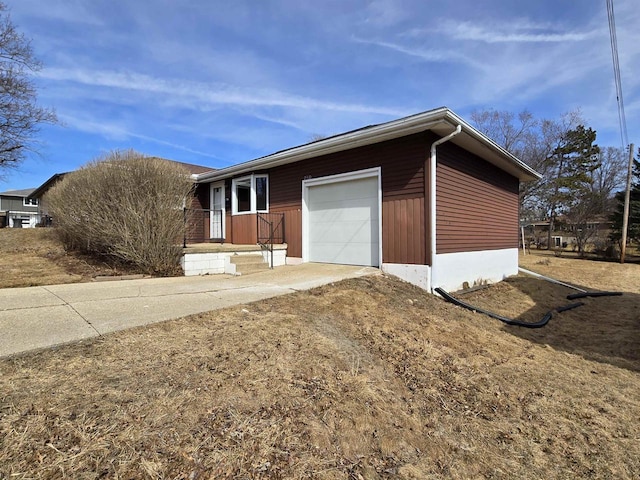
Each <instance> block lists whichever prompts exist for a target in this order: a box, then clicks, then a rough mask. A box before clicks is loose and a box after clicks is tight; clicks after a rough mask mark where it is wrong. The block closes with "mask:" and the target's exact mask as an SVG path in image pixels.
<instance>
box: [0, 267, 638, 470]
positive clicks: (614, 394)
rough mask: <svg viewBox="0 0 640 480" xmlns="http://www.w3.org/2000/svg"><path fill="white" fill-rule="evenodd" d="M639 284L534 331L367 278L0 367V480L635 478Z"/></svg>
mask: <svg viewBox="0 0 640 480" xmlns="http://www.w3.org/2000/svg"><path fill="white" fill-rule="evenodd" d="M551 262H553V263H552V264H550V265H546V266H547V267H553V268H554V270H555V272H554V273H555V274H556V276H558V277H561V278H562V277H564V279H565V280H570V279H571V278H570V277H571V275H572V273H571V272H570V271H569V270H572V268H573V267H572V265H573V264H566V263H564V262H563V261H562V259H551ZM555 262H559V263H557V264H556V263H555ZM531 267H532V269H533V265H532V266H531ZM540 267H542V265H541V266H540ZM630 267H635V268H636V269H637V268H638V267H637V266H627V268H630ZM567 269H568V270H567ZM537 270H543V269H542V268H537ZM625 272H627V270H624V269H621V270H620V271H619V272H618V273H617V274H612V277H616V276H621V275H626V273H625ZM629 272H631V273H629V275H630V276H633V275H635V274H636V271H635V270H629ZM544 273H551V272H544ZM581 275H582V280H581V282H580V283H581V284H583V285H587V284H588V285H590V286H593V287H598V286H599V287H600V288H603V289H605V288H610V286H609V285H607V284H601V283H600V281H599V278H601V277H602V275H601V273H600V272H598V271H597V268H596V271H595V272H592V273H589V271H588V269H587V268H586V267H585V270H584V271H583V272H582V273H581ZM637 288H638V287H637V285H636V286H635V288H634V289H633V292H632V291H631V290H629V289H628V290H626V291H627V292H629V293H627V294H626V295H625V296H624V297H614V298H609V299H597V300H595V299H594V300H593V301H589V305H587V306H585V307H582V309H577V310H572V311H569V312H565V313H563V314H560V315H558V316H556V317H554V319H553V320H552V321H551V323H550V324H549V326H548V327H547V328H545V329H543V330H539V331H533V332H532V331H525V330H522V329H517V328H512V327H507V326H505V325H503V324H501V323H500V322H498V321H494V320H492V319H489V318H486V317H483V316H481V315H477V314H473V313H471V312H468V311H466V310H462V309H460V308H457V307H454V306H452V305H450V304H446V303H444V302H443V301H442V300H440V299H438V298H435V297H432V296H430V295H427V294H425V293H424V292H422V291H420V290H418V289H416V288H413V287H412V286H410V285H407V284H405V283H403V282H400V281H398V280H395V279H393V278H391V277H368V278H362V279H357V280H348V281H344V282H341V283H338V284H335V285H330V286H326V287H322V288H318V289H314V290H311V291H309V292H299V293H296V294H293V295H289V296H284V297H279V298H276V299H271V300H266V301H262V302H257V303H254V304H250V305H243V306H238V307H235V308H230V309H226V310H223V311H218V312H215V313H210V314H202V315H198V316H192V317H188V318H184V319H180V320H176V321H171V322H166V323H164V324H160V325H155V326H151V327H145V328H139V329H135V330H132V331H127V332H120V333H117V334H114V335H109V336H106V337H103V338H101V339H99V340H97V341H93V342H88V343H82V344H76V345H71V346H66V347H62V348H59V349H56V350H50V351H44V352H40V353H38V354H31V355H26V356H22V357H18V358H13V359H5V360H3V361H1V362H0V374H1V376H0V478H3V477H5V478H74V479H75V478H79V479H83V478H87V479H88V478H172V479H205V478H207V479H208V478H527V479H530V478H572V479H573V478H629V479H630V478H636V477H637V472H639V471H640V443H639V442H638V440H639V439H640V425H639V423H638V418H640V376H639V370H640V359H639V358H638V354H637V352H638V347H639V346H640V342H639V341H638V336H637V335H635V336H634V335H629V332H632V331H634V329H635V331H636V332H637V331H640V330H639V327H640V325H639V323H640V319H639V316H638V308H640V296H639V295H638V293H639V292H638V291H637ZM565 294H566V292H565V290H564V289H563V288H562V287H557V286H555V285H552V284H549V283H545V282H542V281H540V280H532V279H528V278H520V277H519V278H516V279H513V280H512V281H509V282H507V283H502V284H500V285H496V286H493V287H490V288H488V289H486V290H482V291H478V292H475V293H473V294H469V295H467V296H465V299H466V300H468V301H470V302H472V303H483V304H484V305H485V306H487V307H490V308H493V309H495V310H501V311H503V313H508V314H510V315H513V316H518V317H519V318H522V319H528V318H532V319H533V318H536V319H537V317H538V310H540V311H546V310H548V309H550V308H552V307H555V306H557V305H558V304H559V303H560V304H561V303H562V302H563V301H564V300H563V295H565ZM616 302H625V303H624V304H621V303H616ZM621 305H623V308H621ZM625 309H634V310H633V311H634V312H635V313H630V314H628V315H626V314H625V315H619V314H620V311H621V310H625ZM620 331H625V332H626V334H625V335H627V337H628V338H620V337H621V336H620V334H619V332H620ZM608 336H612V337H616V339H617V340H616V341H606V339H607V337H608ZM618 341H620V343H618Z"/></svg>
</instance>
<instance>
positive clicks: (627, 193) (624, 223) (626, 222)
mask: <svg viewBox="0 0 640 480" xmlns="http://www.w3.org/2000/svg"><path fill="white" fill-rule="evenodd" d="M633 149H634V145H633V143H632V144H631V145H629V168H628V170H627V189H626V190H625V193H624V212H623V214H622V245H620V263H624V256H625V254H626V251H627V228H628V227H629V203H630V201H631V171H632V168H633Z"/></svg>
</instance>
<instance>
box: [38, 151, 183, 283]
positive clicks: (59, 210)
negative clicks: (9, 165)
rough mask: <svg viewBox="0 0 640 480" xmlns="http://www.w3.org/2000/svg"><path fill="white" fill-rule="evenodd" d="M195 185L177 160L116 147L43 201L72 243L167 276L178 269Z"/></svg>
mask: <svg viewBox="0 0 640 480" xmlns="http://www.w3.org/2000/svg"><path fill="white" fill-rule="evenodd" d="M191 188H192V182H191V181H190V179H189V173H188V172H187V171H186V170H185V169H184V168H183V167H181V166H180V165H178V164H176V163H174V162H170V161H168V160H162V159H159V158H153V157H146V156H144V155H142V154H140V153H137V152H134V151H132V150H127V151H114V152H111V153H108V154H106V155H104V156H102V157H99V158H97V159H96V160H93V161H91V162H90V163H88V164H87V165H85V166H84V167H82V168H81V169H79V170H77V171H75V172H72V173H70V174H69V175H67V176H65V178H64V179H63V180H61V181H60V182H59V183H58V184H57V185H55V186H54V187H53V188H52V189H51V190H50V191H49V192H47V194H46V196H45V198H44V202H45V205H46V208H47V209H48V211H49V213H50V214H51V216H52V217H53V219H54V224H55V225H56V226H57V228H58V231H59V232H60V234H61V237H62V239H63V241H64V242H65V243H66V244H67V246H68V247H70V248H73V249H79V250H83V251H86V252H89V253H94V254H99V255H106V256H110V257H113V258H116V259H119V260H122V261H124V262H127V263H132V264H135V265H137V266H138V267H139V268H140V269H141V270H142V271H144V272H146V273H152V274H160V275H168V274H171V273H174V272H175V271H176V269H177V268H178V264H179V260H180V255H181V250H180V247H179V245H178V239H180V238H181V237H182V233H183V228H184V226H183V218H182V216H183V210H182V206H183V201H184V199H185V197H186V196H188V195H189V193H190V190H191Z"/></svg>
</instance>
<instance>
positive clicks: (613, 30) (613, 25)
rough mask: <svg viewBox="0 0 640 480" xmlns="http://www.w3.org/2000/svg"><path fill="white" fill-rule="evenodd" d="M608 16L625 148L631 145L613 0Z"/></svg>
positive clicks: (609, 6) (610, 2) (609, 4)
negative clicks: (623, 95)
mask: <svg viewBox="0 0 640 480" xmlns="http://www.w3.org/2000/svg"><path fill="white" fill-rule="evenodd" d="M607 16H608V18H609V36H610V38H611V55H612V57H613V78H614V81H615V84H616V98H617V100H618V120H619V121H620V140H621V141H622V148H623V150H625V149H626V148H627V145H629V136H628V135H627V119H626V117H625V114H624V100H623V99H622V80H621V78H620V60H619V59H618V38H617V36H616V20H615V15H614V13H613V0H607Z"/></svg>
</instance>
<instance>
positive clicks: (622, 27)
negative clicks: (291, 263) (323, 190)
mask: <svg viewBox="0 0 640 480" xmlns="http://www.w3.org/2000/svg"><path fill="white" fill-rule="evenodd" d="M5 2H6V3H7V5H8V6H9V8H10V12H11V17H12V20H13V22H14V23H15V24H16V26H17V27H18V28H19V30H20V31H21V32H23V33H24V34H25V35H26V36H27V37H30V38H31V39H32V45H33V47H34V50H35V53H36V55H37V56H38V58H40V60H42V62H43V64H44V68H43V69H42V71H41V72H39V74H38V77H37V79H36V83H37V85H38V88H39V103H40V104H41V105H43V106H50V107H53V108H54V109H55V110H56V111H57V114H58V117H59V119H60V120H61V122H62V125H55V126H46V127H44V128H43V129H42V131H41V134H40V136H39V140H40V141H41V145H40V146H39V150H40V154H39V155H31V156H30V157H29V158H28V159H27V161H25V162H24V163H23V164H22V165H21V166H20V167H19V169H18V170H15V171H9V172H7V173H6V175H5V179H4V182H3V183H0V190H8V189H19V188H29V187H37V186H38V185H40V184H41V183H42V182H43V181H44V180H46V179H47V178H48V177H50V176H51V175H53V174H54V173H57V172H64V171H69V170H73V169H75V168H78V167H79V166H81V165H83V164H84V163H86V162H88V161H90V160H91V159H93V158H95V157H97V156H99V155H101V154H103V153H105V152H108V151H109V150H113V149H121V148H133V149H135V150H138V151H140V152H143V153H146V154H149V155H154V156H160V157H165V158H170V159H174V160H180V161H184V162H189V163H196V164H201V165H207V166H211V167H217V168H219V167H224V166H228V165H232V164H235V163H238V162H242V161H246V160H251V159H253V158H257V157H260V156H262V155H266V154H269V153H273V152H275V151H277V150H281V149H283V148H288V147H292V146H295V145H299V144H302V143H306V142H307V141H309V140H310V139H311V138H312V137H313V136H314V135H331V134H336V133H340V132H344V131H347V130H351V129H354V128H359V127H363V126H365V125H369V124H373V123H380V122H384V121H388V120H393V119H395V118H399V117H402V116H405V115H409V114H413V113H417V112H421V111H425V110H430V109H432V108H436V107H440V106H447V107H449V108H451V109H452V110H454V111H455V112H456V113H457V114H459V115H461V116H462V117H463V118H466V119H467V120H469V114H470V113H471V112H472V111H473V110H480V109H488V108H493V109H497V110H509V111H513V112H519V111H521V110H523V109H528V110H529V111H531V112H532V113H533V114H534V115H535V116H536V117H544V118H558V117H559V116H560V115H561V114H562V113H564V112H567V111H569V110H573V109H575V108H581V109H582V113H583V116H584V118H585V119H586V123H587V125H588V126H590V127H592V128H594V129H595V130H597V132H598V143H599V144H600V145H603V146H605V145H606V146H608V145H611V146H620V144H621V141H620V133H619V127H618V116H617V110H616V102H615V86H614V83H613V73H612V62H611V49H610V44H609V31H608V24H607V14H606V3H605V0H581V1H580V2H577V1H575V0H554V1H547V0H538V1H535V2H530V1H506V0H505V1H483V2H478V1H477V0H458V1H456V2H445V1H429V0H415V1H410V0H370V1H355V0H354V1H351V0H328V1H322V0H318V1H315V2H301V1H300V0H293V1H290V0H282V1H268V0H253V1H243V0H234V1H229V0H225V1H217V0H209V1H205V0H184V1H178V0H173V1H172V0H137V1H133V0H108V1H104V0H5ZM614 5H615V13H616V22H617V34H618V46H619V57H620V65H621V70H622V86H623V93H624V100H625V107H626V116H627V124H628V131H629V139H630V141H631V142H634V141H635V142H636V144H637V143H640V138H638V137H637V136H636V135H637V133H638V131H639V127H640V75H638V73H640V72H639V70H638V65H640V27H639V26H640V9H639V8H637V0H617V1H616V2H615V3H614ZM634 67H635V70H634Z"/></svg>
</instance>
